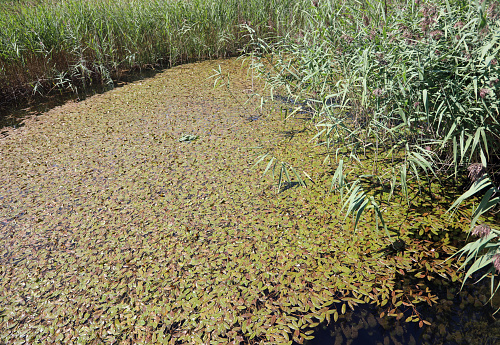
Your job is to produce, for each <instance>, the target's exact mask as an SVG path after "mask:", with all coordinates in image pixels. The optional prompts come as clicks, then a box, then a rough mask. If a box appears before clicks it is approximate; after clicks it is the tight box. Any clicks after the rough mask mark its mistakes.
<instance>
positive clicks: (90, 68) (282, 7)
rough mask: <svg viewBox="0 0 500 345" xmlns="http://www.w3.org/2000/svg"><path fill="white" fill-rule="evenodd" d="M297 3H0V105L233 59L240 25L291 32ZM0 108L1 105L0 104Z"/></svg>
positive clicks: (264, 32) (241, 36) (297, 19)
mask: <svg viewBox="0 0 500 345" xmlns="http://www.w3.org/2000/svg"><path fill="white" fill-rule="evenodd" d="M303 3H304V1H302V0H301V1H292V0H274V1H262V0H249V1H240V0H212V1H206V0H190V1H175V0H153V1H136V0H120V1H108V0H104V1H82V0H68V1H57V2H53V1H43V2H40V3H38V2H35V3H32V5H31V6H27V7H24V6H21V3H19V5H18V6H17V5H16V3H15V2H3V3H0V27H1V28H2V30H0V99H1V100H2V101H0V103H6V102H8V101H12V100H15V99H16V98H22V97H26V96H29V95H30V94H47V93H48V92H50V91H52V90H54V89H59V90H60V89H72V90H73V91H76V92H78V91H79V90H80V89H81V88H85V87H86V86H87V84H88V83H94V84H95V83H101V84H108V85H110V86H111V85H112V74H113V73H114V72H116V71H118V70H120V69H121V70H124V69H134V68H135V69H140V68H142V67H145V66H146V67H148V66H149V67H154V66H159V65H161V66H171V65H174V64H177V63H180V62H183V61H187V60H193V59H204V58H214V57H225V56H230V55H235V54H239V53H240V52H241V50H243V49H245V47H246V44H247V43H248V40H247V38H246V37H245V32H243V31H242V30H241V27H240V25H242V24H243V25H249V26H251V27H252V28H253V29H254V30H255V31H256V33H257V34H258V35H259V36H261V37H267V38H269V37H275V36H279V35H284V34H287V33H289V32H291V31H295V30H297V28H298V27H300V26H301V23H302V21H303V19H302V11H300V7H301V6H302V4H303ZM0 105H1V104H0Z"/></svg>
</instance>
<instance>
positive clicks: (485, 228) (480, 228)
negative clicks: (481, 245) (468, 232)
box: [472, 224, 491, 238]
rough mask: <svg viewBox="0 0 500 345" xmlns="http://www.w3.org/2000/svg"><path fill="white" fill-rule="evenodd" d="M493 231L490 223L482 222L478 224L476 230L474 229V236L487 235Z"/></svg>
mask: <svg viewBox="0 0 500 345" xmlns="http://www.w3.org/2000/svg"><path fill="white" fill-rule="evenodd" d="M490 232H491V228H490V226H489V225H487V224H481V225H477V226H476V227H475V228H474V230H472V234H473V235H474V236H478V237H481V238H483V237H486V236H488V235H489V234H490Z"/></svg>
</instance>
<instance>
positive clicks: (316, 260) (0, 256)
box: [0, 60, 499, 344]
mask: <svg viewBox="0 0 500 345" xmlns="http://www.w3.org/2000/svg"><path fill="white" fill-rule="evenodd" d="M219 65H220V66H221V68H222V71H223V72H224V75H225V77H224V78H225V79H224V80H223V83H222V86H221V87H218V88H214V87H213V84H214V80H213V79H210V78H209V77H210V76H211V75H213V74H214V69H217V68H218V66H219ZM227 74H229V76H228V77H227ZM228 80H229V84H227V83H226V82H227V81H228ZM261 86H262V85H261V84H259V82H258V81H257V80H256V79H255V78H252V74H251V73H247V71H246V70H244V69H242V68H241V62H240V61H239V60H219V61H206V62H202V63H195V64H189V65H183V66H178V67H175V68H172V69H170V70H167V71H164V72H162V73H158V74H156V75H155V76H154V77H152V78H148V79H144V80H137V81H135V82H133V83H130V84H128V85H124V86H123V87H120V88H116V89H114V90H111V91H109V92H106V93H103V94H98V95H94V96H91V97H88V98H86V99H82V100H81V101H80V102H72V101H70V102H67V103H65V104H63V105H59V106H57V107H54V108H53V109H51V110H48V111H44V112H43V113H42V114H40V115H39V116H36V117H32V118H30V119H28V120H26V122H25V125H24V126H22V127H19V128H16V129H9V130H5V131H6V133H5V134H6V135H5V136H4V137H3V138H2V139H0V152H1V155H2V165H1V166H0V184H1V185H0V187H1V188H0V200H1V201H2V206H1V208H0V241H1V244H2V245H1V246H0V262H1V264H2V265H1V270H0V276H1V285H0V342H3V343H15V342H16V341H17V342H22V341H26V339H28V342H31V343H45V344H53V343H82V344H85V343H123V344H127V343H129V344H132V343H140V342H142V343H171V344H175V343H209V342H222V343H225V342H234V343H238V342H249V343H252V342H255V343H258V342H261V341H262V342H264V343H266V342H269V343H285V342H286V341H287V340H286V339H289V338H291V337H294V339H295V340H296V341H302V342H304V341H305V339H306V337H310V336H312V335H316V336H317V340H315V341H316V342H314V340H312V341H311V342H310V344H319V343H321V342H323V343H328V342H330V343H333V344H335V343H336V342H337V343H339V342H340V343H346V344H347V343H349V344H355V343H356V342H358V343H361V341H363V343H365V344H366V343H367V342H365V339H370V341H372V343H373V344H377V343H381V344H386V343H387V342H389V343H391V344H392V343H394V344H397V343H398V342H399V343H403V344H405V343H408V344H410V343H412V342H415V344H427V343H429V344H430V343H435V344H438V343H443V344H448V343H450V344H452V343H458V344H461V343H466V342H467V341H476V340H477V341H479V340H481V341H483V342H482V343H483V344H487V343H488V342H490V343H494V342H495V341H497V340H498V334H497V333H495V331H491V330H490V331H489V332H486V330H487V329H488V328H489V327H491V328H492V329H493V330H495V329H499V327H496V328H495V325H498V324H497V323H496V324H495V321H494V320H493V319H492V318H491V312H492V310H491V308H490V309H489V308H486V307H481V306H482V304H484V303H485V302H486V300H485V299H484V296H485V293H484V287H481V288H480V289H479V288H478V289H476V288H475V287H472V288H469V287H468V288H467V289H466V290H465V291H464V292H463V293H459V292H458V287H459V282H458V281H457V278H458V277H457V274H456V265H455V263H453V262H449V263H447V264H444V265H443V264H442V261H443V260H442V258H444V257H446V256H447V255H449V254H450V253H452V252H453V251H454V250H455V248H456V246H458V245H459V244H460V243H461V242H460V241H461V238H463V235H464V231H465V230H466V229H467V216H466V215H465V214H464V213H459V214H458V215H457V216H456V218H454V219H451V220H450V218H449V215H446V214H445V211H446V208H447V205H448V203H449V200H443V199H445V198H444V197H441V198H440V199H439V200H435V201H433V202H432V203H429V202H427V204H426V201H425V200H420V204H419V205H418V207H417V206H416V205H411V206H410V207H409V209H408V210H407V212H406V214H404V215H401V214H391V212H389V211H387V221H388V224H389V225H390V227H391V228H393V229H398V231H399V236H400V237H401V238H402V239H404V242H405V244H406V246H405V250H404V252H403V251H401V252H397V253H392V254H391V255H387V254H388V253H387V252H386V251H385V250H384V248H386V247H387V246H389V245H390V243H391V240H390V239H389V238H387V237H386V236H385V234H384V233H382V232H381V231H378V230H376V228H375V221H374V219H373V217H372V216H371V215H370V214H367V215H366V216H365V217H364V218H363V219H362V221H361V223H360V224H361V225H360V227H359V229H358V230H357V231H356V232H354V231H353V230H352V227H351V224H350V221H349V219H345V217H344V216H343V214H342V213H341V212H340V211H341V206H342V205H341V204H340V203H339V197H338V195H335V194H331V193H328V189H329V184H330V181H331V178H332V174H333V172H334V171H335V167H336V162H335V161H333V160H330V161H329V162H328V161H327V160H326V163H325V157H324V156H323V153H324V152H323V150H322V148H321V147H319V146H315V145H312V144H311V142H310V138H311V137H312V136H313V135H314V134H315V129H314V126H311V125H310V124H308V123H307V122H306V121H304V120H303V119H300V118H297V119H288V120H286V121H284V118H283V113H282V112H280V108H281V107H282V106H283V104H284V103H282V102H281V101H280V100H277V103H271V102H270V103H267V104H265V105H264V106H263V108H261V107H260V99H259V98H258V97H254V98H252V97H251V95H252V94H253V93H254V92H260V90H261V89H260V87H261ZM252 91H254V92H252ZM285 106H287V105H286V104H285ZM299 117H300V116H299ZM259 160H260V163H259V164H255V163H256V162H259ZM362 164H369V163H368V162H365V163H362ZM265 171H267V172H268V173H269V172H273V173H274V175H275V180H273V179H272V178H271V177H269V176H268V175H265V177H262V175H263V173H264V172H265ZM280 176H281V179H282V182H283V183H282V184H281V186H279V187H278V186H277V183H276V180H277V179H279V177H280ZM299 177H300V180H303V182H305V184H306V185H307V188H304V187H301V186H300V185H301V183H299ZM436 188H437V187H436ZM278 192H279V193H278ZM434 192H437V193H439V191H434ZM445 194H446V193H442V195H445ZM414 200H416V201H415V202H418V198H417V199H414ZM393 202H394V203H399V200H398V199H395V200H394V201H393ZM390 205H391V204H390V203H388V208H387V210H390V209H391V208H390ZM402 219H404V220H402ZM436 228H439V232H438V231H436ZM441 277H444V278H441ZM452 281H455V282H454V283H452ZM438 296H439V298H437V297H438ZM464 301H465V302H464ZM365 302H373V303H376V304H378V305H384V307H381V309H374V308H370V307H368V306H367V305H366V304H364V303H365ZM403 302H404V303H405V304H404V305H402V304H401V303H403ZM414 302H415V304H414ZM416 302H420V303H416ZM425 303H429V304H431V305H432V306H430V307H428V308H427V307H426V306H425V305H426V304H425ZM395 305H398V308H396V307H395ZM405 305H406V306H407V307H406V309H402V308H403V307H402V306H405ZM471 306H474V308H475V309H471V308H472V307H471ZM462 307H463V308H462ZM351 308H352V309H351ZM388 311H391V312H394V313H396V315H397V314H401V315H400V316H401V319H400V320H396V319H395V318H392V319H389V320H386V319H384V318H382V319H380V317H379V316H380V313H382V312H385V313H387V312H388ZM415 312H418V313H421V316H422V318H423V319H424V320H426V321H429V322H430V323H431V325H430V326H427V325H424V327H423V328H422V329H420V328H419V327H418V321H419V320H418V319H415V320H416V321H417V322H412V323H404V322H403V321H404V320H405V319H406V318H407V317H408V316H411V315H412V313H415ZM405 313H406V314H405ZM408 313H409V314H408ZM450 315H451V316H450ZM326 318H329V319H330V320H331V321H332V322H331V325H330V326H328V327H327V328H326V329H323V327H322V326H321V324H320V322H324V320H325V319H326ZM334 318H338V321H337V322H336V323H334V322H333V319H334ZM323 324H324V323H323ZM459 325H461V328H460V327H459ZM471 325H473V326H474V327H472V326H471ZM296 329H300V331H297V334H295V333H296V331H295V330H296ZM330 333H333V335H332V336H330ZM325 335H326V336H327V337H326V338H325ZM356 335H357V336H356ZM367 337H368V338H367ZM23 339H24V340H23ZM412 339H413V340H412ZM368 343H369V342H368ZM468 343H470V342H468Z"/></svg>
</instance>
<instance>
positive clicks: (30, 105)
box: [0, 68, 165, 137]
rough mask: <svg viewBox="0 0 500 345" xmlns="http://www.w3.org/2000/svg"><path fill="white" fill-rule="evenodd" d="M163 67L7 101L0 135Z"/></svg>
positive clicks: (1, 114)
mask: <svg viewBox="0 0 500 345" xmlns="http://www.w3.org/2000/svg"><path fill="white" fill-rule="evenodd" d="M164 70H165V69H163V68H158V69H156V68H149V69H142V70H139V69H134V70H131V71H121V72H120V74H119V75H116V76H115V78H114V79H113V86H112V87H110V86H108V85H91V86H89V87H87V88H86V89H85V90H84V91H82V92H78V93H76V92H73V91H71V90H56V91H53V92H51V93H49V94H48V95H46V96H33V97H31V98H30V99H29V100H27V99H25V98H23V99H22V101H20V102H18V103H9V104H7V105H1V106H0V137H2V136H4V135H7V133H8V130H7V129H8V128H14V129H15V128H19V127H22V126H24V121H25V120H26V119H28V118H31V117H33V116H35V117H36V116H38V115H41V114H43V113H45V112H47V111H49V110H51V109H53V108H55V107H58V106H61V105H63V104H65V103H67V102H72V101H73V102H80V101H83V100H84V99H86V98H88V97H91V96H94V95H97V94H103V93H105V92H107V91H110V90H112V89H114V88H118V87H122V86H125V85H127V84H129V83H133V82H136V81H140V80H144V79H148V78H152V77H154V76H155V75H156V74H158V73H161V72H163V71H164Z"/></svg>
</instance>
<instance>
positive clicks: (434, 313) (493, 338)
mask: <svg viewBox="0 0 500 345" xmlns="http://www.w3.org/2000/svg"><path fill="white" fill-rule="evenodd" d="M489 282H490V281H489V280H488V281H484V282H481V283H480V284H477V285H474V284H468V285H466V286H465V287H464V289H463V290H460V284H459V283H453V284H448V283H447V282H438V284H437V285H436V288H435V290H436V291H437V294H438V296H439V298H440V299H439V300H438V302H437V303H436V304H434V305H433V306H429V305H427V304H422V305H420V306H418V308H417V311H418V312H419V313H420V314H421V316H422V318H423V319H424V320H426V321H428V322H430V323H431V324H430V325H425V324H424V325H423V327H421V328H420V327H419V323H418V322H405V319H406V318H407V317H408V316H411V315H412V310H406V311H405V310H402V312H403V314H404V316H403V317H402V318H400V319H399V320H398V319H396V318H395V317H383V318H380V313H381V312H382V311H384V310H383V309H380V308H377V307H376V306H373V305H361V306H359V307H358V308H356V309H355V310H354V311H352V310H348V312H347V313H346V314H345V315H339V319H338V321H337V322H336V323H334V322H333V320H332V323H330V324H329V325H327V324H324V325H320V326H319V327H317V328H316V330H315V333H314V335H315V339H313V340H309V341H306V342H304V344H307V345H330V344H332V345H341V344H348V345H367V344H368V345H369V344H374V345H379V344H380V345H392V344H394V345H400V344H401V345H406V344H408V345H436V344H446V345H462V344H463V345H469V344H470V345H473V344H478V345H497V344H500V311H499V312H498V313H497V314H496V315H493V313H494V312H495V310H496V309H495V308H493V307H492V306H491V304H490V303H489V302H488V299H489V296H490V295H489V285H488V284H489ZM496 305H497V307H498V305H499V303H498V301H496ZM339 310H340V309H339Z"/></svg>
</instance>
